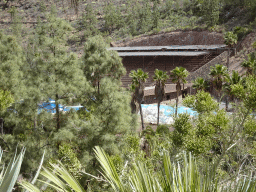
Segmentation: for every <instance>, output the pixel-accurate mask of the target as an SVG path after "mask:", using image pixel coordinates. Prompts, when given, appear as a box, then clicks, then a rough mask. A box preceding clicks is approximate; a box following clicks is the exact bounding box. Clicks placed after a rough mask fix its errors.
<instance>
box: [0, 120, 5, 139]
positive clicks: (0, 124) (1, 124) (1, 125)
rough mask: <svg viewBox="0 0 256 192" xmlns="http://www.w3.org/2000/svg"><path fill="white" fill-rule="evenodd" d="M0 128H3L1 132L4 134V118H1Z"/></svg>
mask: <svg viewBox="0 0 256 192" xmlns="http://www.w3.org/2000/svg"><path fill="white" fill-rule="evenodd" d="M0 128H1V134H2V135H3V134H4V119H3V118H0Z"/></svg>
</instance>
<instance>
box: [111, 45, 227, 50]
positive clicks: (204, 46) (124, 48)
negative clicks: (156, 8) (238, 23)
mask: <svg viewBox="0 0 256 192" xmlns="http://www.w3.org/2000/svg"><path fill="white" fill-rule="evenodd" d="M225 47H226V45H224V44H223V45H170V46H136V47H110V48H108V50H114V51H160V50H162V49H165V50H179V49H185V50H189V49H192V50H197V49H205V50H211V49H220V48H225Z"/></svg>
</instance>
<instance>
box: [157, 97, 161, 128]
mask: <svg viewBox="0 0 256 192" xmlns="http://www.w3.org/2000/svg"><path fill="white" fill-rule="evenodd" d="M160 104H161V102H160V101H158V102H157V126H158V125H159V112H160Z"/></svg>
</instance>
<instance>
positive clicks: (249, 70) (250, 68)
mask: <svg viewBox="0 0 256 192" xmlns="http://www.w3.org/2000/svg"><path fill="white" fill-rule="evenodd" d="M241 66H242V67H244V68H245V69H246V75H247V76H248V75H252V74H253V73H255V70H256V58H255V53H251V54H248V59H247V60H244V62H242V63H241Z"/></svg>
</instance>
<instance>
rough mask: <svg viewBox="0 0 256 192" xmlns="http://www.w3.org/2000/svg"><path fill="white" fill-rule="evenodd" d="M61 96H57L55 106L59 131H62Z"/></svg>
mask: <svg viewBox="0 0 256 192" xmlns="http://www.w3.org/2000/svg"><path fill="white" fill-rule="evenodd" d="M58 101H59V95H58V94H56V99H55V105H56V116H57V131H58V130H59V129H60V108H59V102H58Z"/></svg>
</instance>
